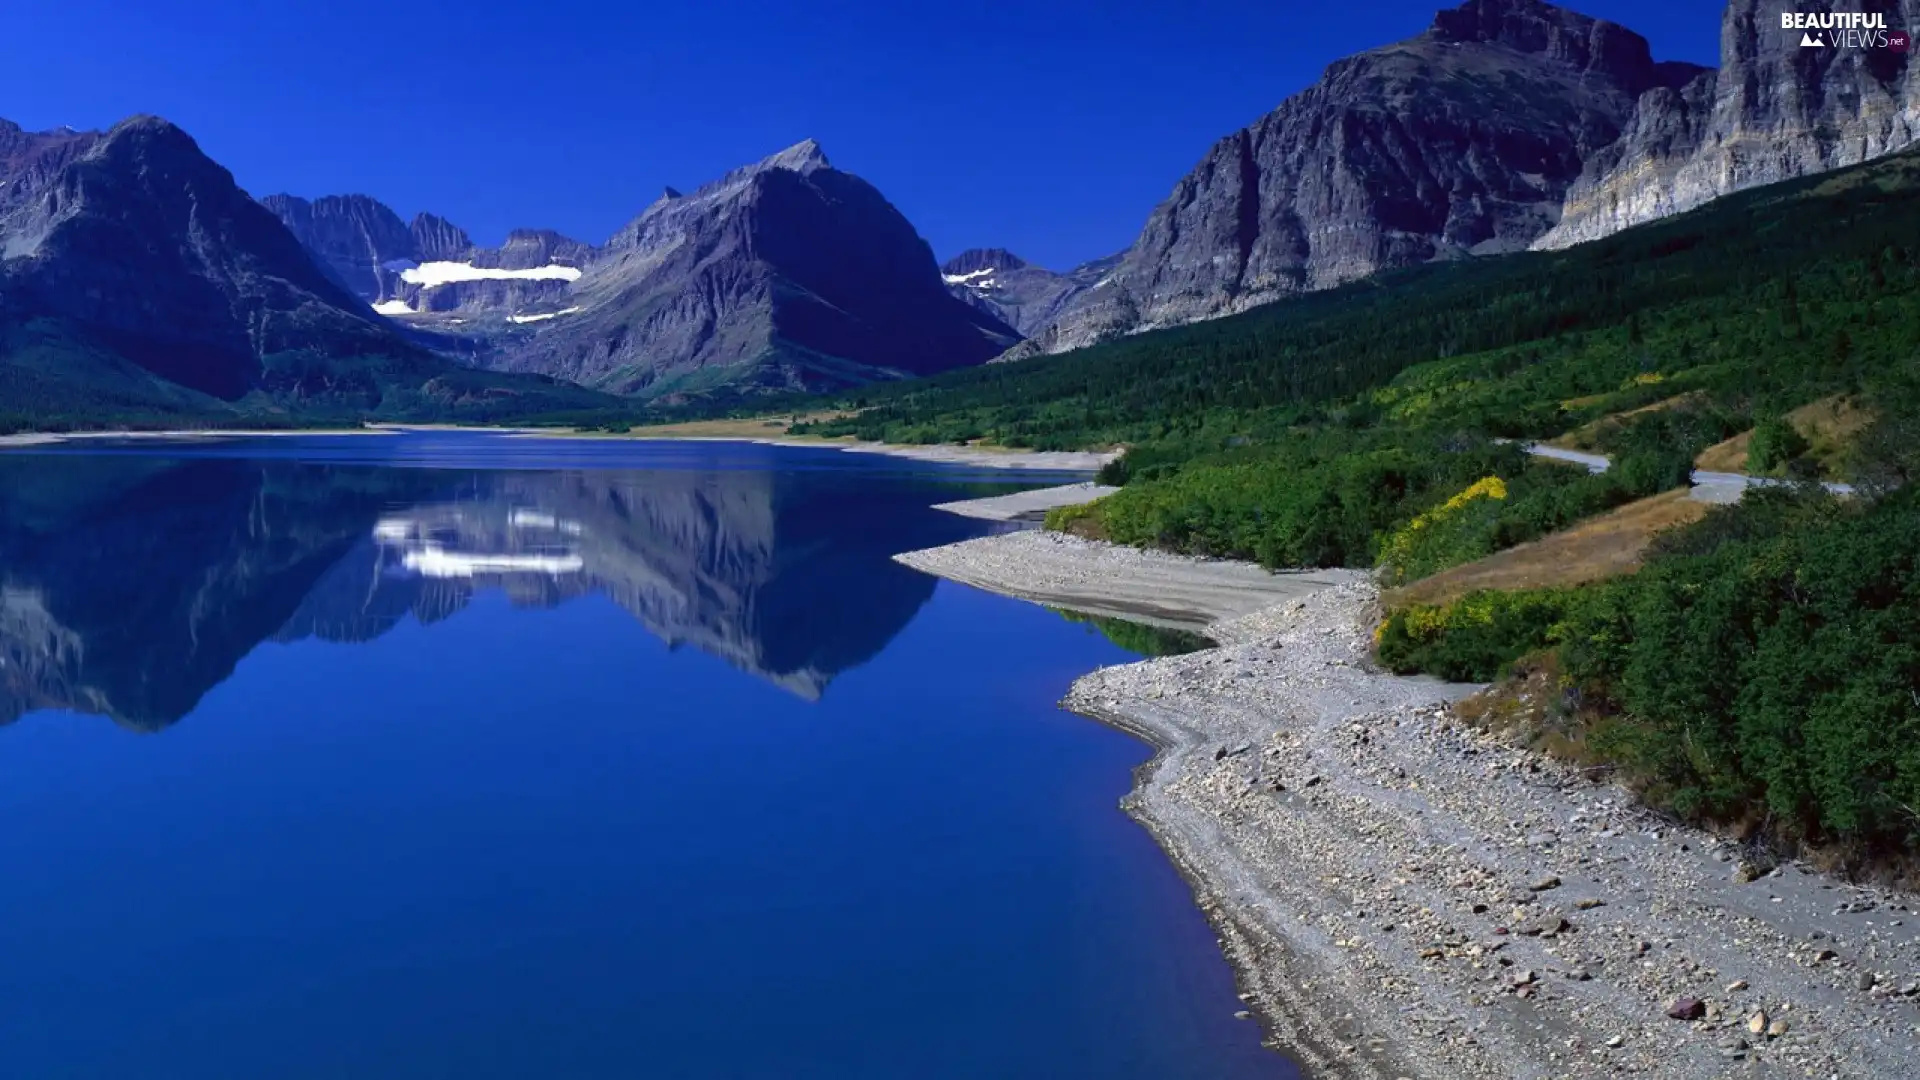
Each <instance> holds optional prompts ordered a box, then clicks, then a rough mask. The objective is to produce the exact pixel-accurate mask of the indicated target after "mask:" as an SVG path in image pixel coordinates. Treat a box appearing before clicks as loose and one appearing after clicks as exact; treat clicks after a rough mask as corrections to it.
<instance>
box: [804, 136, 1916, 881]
mask: <svg viewBox="0 0 1920 1080" xmlns="http://www.w3.org/2000/svg"><path fill="white" fill-rule="evenodd" d="M1917 357H1920V156H1916V155H1913V154H1906V155H1900V156H1896V157H1893V158H1889V159H1886V160H1883V161H1880V162H1876V163H1872V164H1869V165H1866V166H1861V167H1857V168H1854V169H1850V170H1846V171H1842V172H1838V173H1834V174H1830V175H1827V176H1825V177H1821V178H1818V179H1814V180H1808V181H1798V182H1794V183H1790V184H1784V185H1779V186H1776V187H1772V188H1766V189H1761V190H1758V191H1754V192H1750V193H1747V194H1744V195H1740V196H1735V197H1733V198H1730V199H1726V200H1723V201H1721V202H1719V203H1716V204H1713V205H1711V206H1709V207H1707V208H1704V209H1703V210H1700V211H1697V212H1694V213H1691V214H1688V215H1685V216H1682V217H1678V218H1674V219H1671V220H1669V221H1666V222H1662V223H1659V224H1656V225H1653V226H1648V227H1642V228H1639V229H1634V230H1631V231H1629V232H1625V233H1622V234H1620V235H1617V236H1615V237H1612V238H1610V239H1607V240H1604V241H1600V242H1597V243H1593V244H1589V245H1585V246H1583V247H1578V248H1573V249H1570V250H1567V251H1562V252H1556V253H1538V254H1526V255H1516V256H1508V257H1504V258H1499V259H1490V260H1485V261H1476V262H1467V263H1453V264H1447V265H1433V266H1427V267H1424V268H1421V269H1418V270H1414V271H1408V272H1402V273H1396V274H1391V275H1385V276H1382V277H1379V278H1376V279H1373V280H1369V281H1366V282H1363V283H1360V284H1357V285H1353V286H1350V287H1347V288H1343V289H1340V290H1336V291H1333V292H1329V293H1322V294H1317V295H1312V296H1307V297H1303V298H1301V299H1298V300H1293V301H1287V302H1282V303H1279V304H1275V305H1272V306H1269V307H1266V308H1262V309H1258V310H1256V311H1253V312H1249V313H1247V314H1245V315H1242V316H1238V317H1235V318H1231V319H1223V320H1219V321H1216V322H1210V323H1204V324H1199V325H1195V326H1190V327H1186V328H1182V329H1178V330H1172V331H1165V332H1158V333H1152V334H1143V335H1139V336H1136V337H1129V338H1124V339H1121V340H1118V341H1113V342H1109V343H1106V344H1104V345H1101V346H1098V347H1095V348H1091V349H1086V350H1082V351H1080V352H1077V353H1071V354H1067V355H1064V356H1060V357H1055V358H1049V359H1042V360H1035V361H1028V362H1025V363H1021V364H1003V365H995V366H992V367H988V368H984V369H979V370H974V371H968V372H963V373H958V374H955V375H950V376H946V377H943V378H941V379H937V380H932V381H930V382H924V383H916V384H904V385H900V386H893V387H885V388H870V389H869V390H868V391H866V394H865V396H864V397H863V398H857V399H845V400H841V401H837V402H832V403H831V404H834V405H838V406H840V407H843V408H854V409H860V410H861V411H858V412H857V413H855V414H853V415H850V416H848V417H846V418H844V419H840V420H836V421H831V422H827V423H821V424H816V425H811V426H810V427H808V428H807V430H813V431H819V432H824V433H840V434H856V435H860V436H863V437H867V438H884V439H887V440H890V441H906V442H931V441H953V440H968V441H970V440H990V441H994V442H1000V443H1006V444H1010V445H1019V446H1034V447H1042V448H1063V449H1064V448H1081V447H1089V446H1113V445H1121V446H1125V447H1126V448H1127V453H1126V455H1125V456H1124V457H1123V458H1122V459H1121V460H1120V461H1119V462H1116V463H1115V464H1114V465H1113V466H1110V467H1109V469H1108V470H1107V476H1106V478H1107V479H1109V480H1111V481H1115V482H1122V483H1124V485H1125V486H1124V487H1123V488H1122V490H1121V491H1120V492H1119V493H1118V494H1116V495H1114V496H1112V497H1110V498H1108V499H1105V500H1102V501H1101V502H1099V503H1095V504H1093V505H1091V506H1089V507H1084V508H1078V509H1073V510H1067V511H1058V512H1056V513H1055V514H1054V515H1053V516H1052V518H1051V519H1050V522H1049V524H1050V525H1051V526H1053V527H1055V528H1064V529H1071V530H1073V531H1076V532H1081V533H1083V534H1086V535H1091V536H1100V537H1106V538H1110V539H1113V540H1116V541H1120V542H1124V543H1132V544H1142V545H1152V546H1161V547H1167V548H1172V549H1177V550H1185V551H1192V552H1197V553H1204V554H1212V555H1222V556H1233V557H1241V558H1252V559H1257V560H1259V561H1261V562H1263V563H1266V564H1268V565H1270V566H1276V567H1281V566H1330V565H1345V566H1356V567H1377V568H1378V569H1379V570H1380V573H1381V576H1382V580H1383V583H1384V584H1386V585H1388V586H1392V585H1396V584H1400V583H1405V582H1411V581H1415V580H1418V579H1420V578H1423V577H1425V576H1427V575H1430V574H1433V573H1434V572H1436V571H1439V570H1442V569H1445V568H1448V567H1453V566H1457V565H1460V564H1463V563H1467V562H1470V561H1472V560H1475V559H1478V558H1481V557H1482V556H1486V555H1488V554H1490V553H1492V552H1496V551H1500V550H1503V549H1506V548H1511V547H1513V546H1514V545H1516V544H1519V543H1521V542H1523V541H1526V540H1530V539H1534V538H1537V537H1541V536H1544V535H1546V534H1549V533H1553V532H1556V531H1558V530H1561V529H1564V528H1565V527H1566V526H1568V525H1570V524H1572V523H1574V522H1576V521H1579V520H1581V519H1585V518H1591V517H1592V516H1593V515H1595V514H1598V513H1600V512H1601V511H1605V510H1608V509H1609V508H1612V507H1615V506H1619V505H1621V504H1624V503H1626V502H1629V501H1633V500H1636V499H1639V498H1641V497H1643V496H1647V495H1651V494H1653V493H1656V492H1661V491H1667V490H1671V489H1674V488H1677V487H1684V486H1685V485H1686V484H1687V482H1688V476H1689V473H1690V471H1691V470H1692V469H1693V467H1694V459H1695V457H1696V455H1699V454H1701V453H1702V452H1703V451H1706V450H1707V449H1708V448H1709V447H1714V446H1716V444H1718V445H1719V447H1720V449H1717V450H1716V451H1715V453H1717V454H1721V455H1722V456H1724V453H1725V451H1724V448H1725V447H1726V446H1728V445H1733V446H1736V447H1740V446H1744V447H1745V449H1744V451H1743V453H1742V454H1741V455H1740V457H1739V458H1736V464H1739V465H1744V467H1745V471H1750V472H1754V473H1765V474H1768V475H1772V476H1777V477H1782V478H1787V479H1796V478H1797V479H1809V480H1810V479H1829V480H1847V481H1851V482H1854V483H1856V484H1858V485H1860V487H1861V494H1860V496H1859V497H1857V498H1852V499H1847V500H1836V499H1833V498H1831V497H1829V496H1827V495H1825V494H1823V493H1821V492H1820V491H1819V489H1818V488H1817V487H1812V486H1809V487H1807V488H1806V489H1805V490H1797V489H1792V488H1784V489H1775V490H1773V491H1770V492H1768V493H1765V494H1763V495H1760V496H1749V498H1748V499H1747V500H1746V501H1745V502H1743V503H1741V504H1740V505H1739V506H1736V507H1728V508H1725V509H1720V510H1715V511H1713V512H1711V513H1709V514H1708V515H1707V516H1706V517H1705V519H1704V520H1701V521H1699V522H1698V523H1696V524H1692V525H1688V526H1685V527H1683V528H1680V529H1678V530H1676V531H1672V532H1669V533H1666V534H1663V535H1662V536H1660V537H1658V538H1656V540H1655V541H1654V544H1653V546H1652V548H1651V549H1650V551H1649V553H1648V555H1647V558H1646V567H1645V569H1642V570H1641V571H1640V572H1639V573H1637V574H1634V575H1632V576H1628V577H1621V578H1614V579H1613V580H1610V581H1603V582H1598V583H1594V584H1589V585H1585V586H1582V587H1578V588H1572V587H1554V588H1539V589H1526V590H1523V591H1518V592H1499V593H1489V592H1481V593H1475V594H1471V595H1468V596H1466V597H1465V598H1463V599H1458V600H1454V601H1452V602H1448V603H1441V604H1436V605H1432V606H1422V605H1407V606H1402V607H1399V608H1398V609H1397V610H1394V611H1392V612H1390V616H1389V618H1388V619H1387V621H1386V622H1385V624H1384V625H1383V626H1382V627H1381V634H1380V642H1381V656H1382V659H1383V660H1384V661H1385V662H1387V663H1389V664H1390V665H1392V666H1394V667H1395V668H1397V669H1399V670H1403V671H1409V672H1411V671H1428V672H1435V673H1439V674H1444V675H1446V676H1449V677H1452V678H1467V679H1493V678H1497V677H1501V676H1503V675H1506V674H1507V673H1509V672H1516V671H1517V672H1518V674H1516V675H1515V676H1514V678H1513V681H1512V682H1511V683H1509V684H1506V685H1507V689H1506V690H1504V691H1502V692H1501V693H1504V694H1506V695H1507V696H1506V697H1505V698H1501V697H1500V695H1499V694H1496V695H1495V698H1496V700H1504V701H1506V702H1507V703H1508V704H1509V705H1510V706H1512V711H1514V712H1515V714H1516V715H1518V716H1520V717H1522V718H1523V719H1524V720H1525V721H1526V723H1527V724H1529V725H1532V729H1533V732H1534V735H1535V736H1536V737H1538V738H1540V739H1541V740H1543V741H1544V743H1545V744H1547V745H1552V746H1559V747H1562V748H1568V747H1571V748H1573V749H1572V750H1571V751H1570V752H1577V753H1581V754H1586V755H1590V756H1591V758H1592V759H1593V760H1595V761H1597V762H1600V763H1603V764H1608V765H1612V766H1616V767H1619V768H1621V769H1624V770H1626V774H1627V775H1629V776H1630V777H1632V778H1634V779H1635V780H1636V781H1637V782H1638V783H1639V784H1640V785H1641V786H1642V788H1643V790H1645V791H1646V792H1647V794H1648V795H1649V797H1650V798H1652V799H1654V800H1655V801H1656V802H1658V803H1660V804H1662V805H1665V806H1668V807H1670V808H1672V809H1674V810H1675V811H1677V812H1681V813H1684V814H1687V815H1689V816H1693V817H1696V818H1701V819H1708V820H1714V821H1720V822H1723V823H1736V824H1739V825H1741V826H1742V827H1743V828H1745V829H1752V830H1758V834H1760V835H1767V836H1772V837H1775V838H1787V839H1796V840H1798V839H1810V840H1817V841H1821V842H1823V843H1826V844H1829V845H1835V844H1837V845H1838V847H1837V848H1835V850H1840V851H1843V852H1851V853H1855V854H1859V853H1870V854H1876V855H1881V856H1883V855H1886V854H1888V853H1890V852H1901V851H1906V852H1911V851H1913V850H1914V847H1915V842H1916V834H1917V833H1920V810H1916V807H1920V503H1917V502H1916V495H1915V494H1914V493H1913V491H1912V488H1911V484H1912V482H1913V481H1914V479H1915V478H1916V476H1920V362H1917V360H1916V358H1917ZM1813 402H1832V403H1838V405H1837V406H1835V408H1836V409H1837V410H1838V411H1840V412H1842V413H1844V414H1845V415H1846V416H1847V417H1849V418H1850V423H1849V425H1848V432H1847V435H1846V439H1845V441H1844V443H1843V444H1831V445H1819V446H1816V445H1815V441H1813V440H1809V439H1808V438H1806V437H1805V435H1804V434H1803V433H1802V432H1800V431H1799V430H1797V429H1796V428H1795V427H1794V426H1793V425H1792V424H1791V423H1789V420H1788V418H1789V415H1790V414H1794V413H1793V411H1794V410H1796V409H1801V407H1804V406H1808V405H1809V404H1810V403H1813ZM1801 411H1802V412H1805V411H1806V410H1804V409H1801ZM1794 415H1798V414H1794ZM1855 421H1857V422H1855ZM1743 432H1751V435H1750V436H1747V437H1746V438H1745V439H1744V442H1738V443H1732V444H1729V443H1726V442H1724V441H1723V440H1728V439H1729V437H1730V436H1736V435H1740V434H1741V433H1743ZM1555 437H1560V438H1562V439H1564V440H1566V441H1568V442H1569V443H1577V444H1579V445H1583V446H1588V447H1592V448H1594V449H1597V450H1600V451H1602V452H1605V453H1607V454H1609V455H1611V456H1612V458H1613V460H1614V467H1613V468H1612V469H1611V470H1610V471H1608V472H1607V473H1604V474H1602V475H1597V476H1595V475H1588V474H1587V473H1586V472H1585V471H1584V470H1582V469H1579V468H1576V467H1570V466H1566V465H1562V464H1555V463H1547V462H1542V461H1540V460H1538V459H1530V458H1529V457H1527V456H1526V455H1525V454H1523V453H1522V452H1521V450H1520V448H1519V446H1518V445H1516V441H1530V440H1545V439H1551V438H1555ZM1694 516H1697V514H1696V515H1694ZM1389 595H1390V596H1391V595H1392V594H1391V593H1390V594H1389ZM1522 688H1530V690H1529V693H1530V694H1531V696H1528V694H1527V693H1522V692H1521V690H1522ZM1516 702H1517V703H1520V704H1514V703H1516Z"/></svg>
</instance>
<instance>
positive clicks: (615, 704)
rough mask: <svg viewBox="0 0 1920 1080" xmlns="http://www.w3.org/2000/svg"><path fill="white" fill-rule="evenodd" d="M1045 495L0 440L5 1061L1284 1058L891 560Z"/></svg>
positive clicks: (587, 461) (925, 1071)
mask: <svg viewBox="0 0 1920 1080" xmlns="http://www.w3.org/2000/svg"><path fill="white" fill-rule="evenodd" d="M1049 482H1058V478H1049V477H1045V476H1036V475H1034V474H1026V475H1024V476H1023V475H1021V474H1006V473H992V472H981V471H969V470H962V469H955V468H943V467H936V466H928V465H920V464H916V463H910V462H902V461H899V460H895V459H888V458H879V457H872V456H868V455H859V454H847V453H841V452H837V451H828V450H796V449H790V448H771V447H759V446H751V445H745V444H634V443H618V442H603V443H590V442H548V441H536V440H515V439H506V438H501V437H491V436H471V435H452V434H445V435H409V436H402V437H371V436H369V437H336V438H319V437H314V438H298V439H263V440H256V441H246V442H236V443H224V444H219V445H214V446H195V447H192V448H180V447H174V448H160V447H155V446H152V445H147V446H141V447H89V448H87V449H86V450H84V451H79V450H59V451H54V452H35V453H26V452H19V453H5V454H0V721H11V723H9V724H7V726H5V727H0V821H4V823H5V824H4V828H0V1071H4V1074H5V1075H6V1076H9V1077H23V1078H41V1077H76V1078H78V1077H86V1078H95V1077H100V1078H106V1077H111V1078H115V1080H126V1078H135V1077H138V1078H143V1080H157V1078H174V1077H179V1078H193V1080H214V1078H227V1077H234V1078H240V1077H245V1078H250V1080H251V1078H261V1077H274V1078H308V1077H314V1078H318V1077H326V1078H346V1077H352V1078H387V1077H392V1078H407V1080H426V1078H439V1077H446V1078H455V1077H457V1078H461V1080H475V1078H493V1077H502V1078H504V1077H514V1078H522V1077H542V1078H558V1077H672V1078H689V1080H719V1078H728V1080H732V1078H781V1080H785V1078H821V1080H827V1078H833V1080H863V1078H876V1080H877V1078H888V1080H892V1078H905V1080H915V1078H984V1077H993V1078H1028V1077H1031V1078H1036V1080H1037V1078H1042V1077H1045V1078H1050V1080H1059V1078H1082V1077H1085V1078H1099V1080H1114V1078H1139V1080H1147V1078H1155V1080H1160V1078H1196V1080H1198V1078H1207V1080H1221V1078H1224V1080H1242V1078H1248V1080H1251V1078H1284V1077H1291V1076H1293V1075H1294V1074H1293V1072H1292V1069H1291V1067H1290V1066H1289V1065H1288V1064H1287V1063H1286V1062H1285V1061H1284V1060H1283V1059H1282V1058H1280V1057H1279V1056H1278V1055H1274V1054H1272V1053H1270V1052H1268V1051H1265V1050H1262V1049H1261V1048H1260V1047H1259V1045H1258V1037H1259V1035H1258V1031H1257V1029H1256V1028H1255V1026H1254V1025H1252V1024H1249V1023H1245V1022H1242V1021H1236V1020H1234V1019H1233V1018H1232V1014H1233V1012H1234V1011H1235V1010H1236V1009H1238V1008H1240V1005H1239V1003H1238V1001H1237V1000H1236V999H1235V997H1234V986H1233V983H1232V979H1231V976H1230V973H1229V972H1228V970H1227V968H1226V966H1225V963H1224V961H1223V960H1222V959H1221V958H1220V956H1219V953H1218V952H1217V950H1216V948H1215V945H1214V942H1213V939H1212V935H1211V933H1210V931H1209V929H1208V928H1207V926H1206V924H1205V922H1204V920H1203V919H1202V918H1201V916H1200V915H1199V913H1198V912H1197V911H1196V910H1195V908H1194V906H1193V903H1192V897H1191V895H1190V893H1189V892H1188V890H1187V888H1186V886H1185V884H1184V883H1182V882H1181V881H1180V880H1179V878H1178V877H1177V876H1176V875H1175V874H1174V872H1173V870H1172V868H1171V867H1170V865H1169V864H1168V863H1167V861H1166V859H1165V858H1164V857H1163V856H1162V854H1161V853H1160V852H1159V851H1158V850H1157V849H1156V848H1155V847H1154V846H1153V844H1152V842H1151V840H1150V839H1149V838H1148V836H1147V835H1146V833H1145V832H1144V831H1143V830H1142V829H1140V828H1139V827H1138V826H1137V825H1136V824H1134V823H1133V822H1131V821H1130V820H1128V819H1127V818H1126V817H1125V816H1124V815H1123V814H1122V813H1121V812H1120V811H1119V809H1118V808H1117V806H1116V803H1117V801H1118V800H1119V798H1120V797H1121V796H1122V794H1124V792H1125V791H1126V790H1127V788H1128V786H1129V784H1130V776H1129V773H1130V771H1131V770H1132V769H1133V768H1134V767H1135V766H1136V765H1138V764H1140V763H1141V762H1142V761H1144V760H1145V759H1146V758H1147V756H1148V751H1147V749H1146V747H1145V746H1143V745H1142V744H1140V743H1138V742H1135V741H1134V740H1132V739H1130V738H1128V737H1126V736H1123V735H1121V734H1119V733H1117V732H1114V731H1111V730H1109V729H1107V728H1104V727H1102V726H1100V725H1098V724H1095V723H1093V722H1091V721H1088V720H1085V719H1082V718H1080V717H1077V716H1074V715H1071V714H1069V713H1066V712H1062V711H1060V710H1058V709H1057V708H1056V707H1055V705H1054V702H1055V701H1056V700H1057V699H1058V698H1059V697H1060V696H1061V694H1062V693H1063V692H1064V691H1065V690H1066V688H1067V686H1068V684H1069V683H1070V682H1071V681H1072V680H1073V678H1074V677H1075V676H1077V675H1079V674H1081V673H1083V672H1085V671H1087V670H1089V669H1092V668H1094V667H1096V666H1098V665H1101V664H1111V663H1117V662H1123V661H1125V660H1127V659H1130V658H1131V654H1128V653H1125V652H1123V651H1122V650H1121V649H1119V648H1118V647H1116V646H1115V645H1113V644H1112V643H1111V642H1109V641H1108V640H1107V639H1106V638H1105V637H1103V636H1101V635H1100V634H1099V633H1098V632H1097V631H1096V630H1094V629H1093V628H1091V627H1088V626H1085V625H1081V624H1077V623H1072V622H1069V621H1067V620H1066V619H1063V618H1062V617H1060V616H1059V615H1057V614H1054V613H1052V612H1049V611H1046V610H1044V609H1041V608H1038V607H1033V606H1030V605H1025V604H1021V603H1017V602H1014V601H1009V600H1005V599H1002V598H999V597H994V596H989V595H987V594H984V593H980V592H977V591H974V590H971V589H967V588H964V587H960V586H955V585H951V584H948V583H944V582H938V581H936V580H935V579H933V578H930V577H926V576H923V575H921V574H919V573H917V572H914V571H911V570H908V569H906V568H904V567H901V566H899V565H898V564H896V563H893V562H892V561H890V559H889V556H890V555H892V554H894V553H896V552H900V551H905V550H910V549H912V548H916V547H923V546H927V545H930V544H938V543H945V542H949V541H953V540H958V539H962V538H964V537H966V536H969V535H976V534H978V533H980V532H982V531H984V530H985V529H986V528H987V527H986V526H984V525H983V524H982V523H978V522H972V521H968V520H967V519H963V518H959V517H955V516H952V515H948V514H944V513H941V512H938V511H934V510H931V509H929V507H930V505H931V504H933V503H936V502H942V501H945V500H948V499H952V498H964V497H968V496H969V495H978V494H994V493H1004V492H1006V491H1009V490H1012V489H1013V488H1014V487H1015V486H1033V485H1035V484H1040V483H1049Z"/></svg>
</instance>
